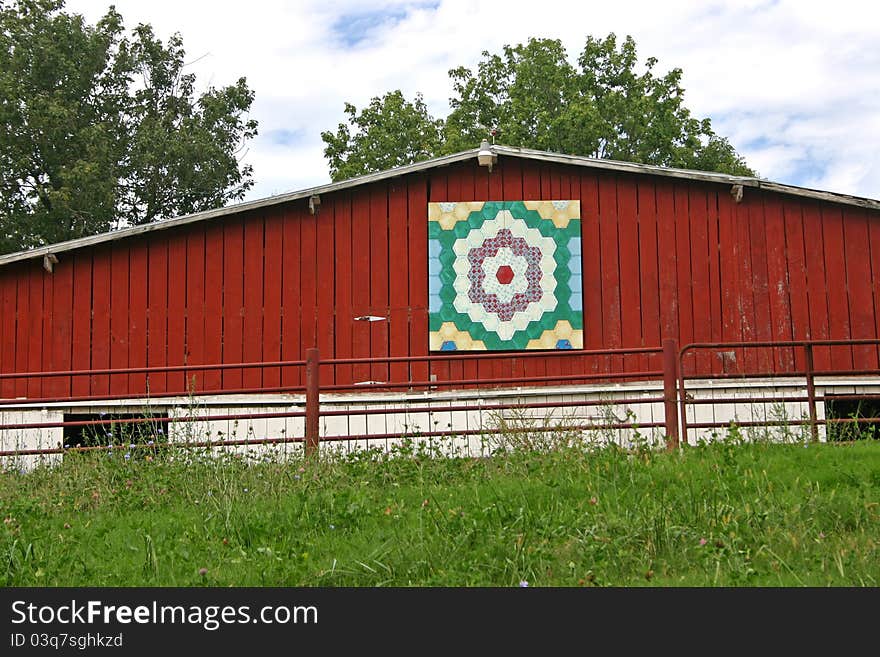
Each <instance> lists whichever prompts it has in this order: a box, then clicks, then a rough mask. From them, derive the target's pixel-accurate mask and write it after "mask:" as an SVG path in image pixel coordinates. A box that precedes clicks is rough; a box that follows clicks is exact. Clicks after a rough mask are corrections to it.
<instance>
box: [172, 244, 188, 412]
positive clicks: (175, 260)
mask: <svg viewBox="0 0 880 657" xmlns="http://www.w3.org/2000/svg"><path fill="white" fill-rule="evenodd" d="M186 270H187V267H186V234H185V233H183V232H180V231H173V232H170V233H168V355H167V361H168V364H169V365H185V364H186V292H187V289H186V288H187V285H186ZM168 392H176V393H179V394H181V395H185V394H186V393H187V384H186V375H185V374H184V373H183V372H169V373H168Z"/></svg>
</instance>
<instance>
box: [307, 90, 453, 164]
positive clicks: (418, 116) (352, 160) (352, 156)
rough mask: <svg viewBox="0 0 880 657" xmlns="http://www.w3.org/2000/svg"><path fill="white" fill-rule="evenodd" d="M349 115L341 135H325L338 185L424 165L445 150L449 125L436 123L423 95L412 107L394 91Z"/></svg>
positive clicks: (350, 109) (351, 108)
mask: <svg viewBox="0 0 880 657" xmlns="http://www.w3.org/2000/svg"><path fill="white" fill-rule="evenodd" d="M345 114H346V115H347V117H348V118H347V122H346V123H340V124H339V126H338V128H337V129H336V132H335V133H333V132H329V131H327V132H322V133H321V139H323V140H324V143H325V144H326V145H327V146H326V148H325V149H324V154H325V155H326V157H327V158H328V159H329V161H330V177H331V178H332V179H333V180H344V179H346V178H353V177H354V176H359V175H361V174H363V173H368V172H370V171H381V170H383V169H390V168H392V167H396V166H400V165H403V164H409V163H411V162H418V161H419V160H424V159H427V158H429V157H432V156H433V155H434V154H435V153H437V152H438V151H439V150H440V149H441V147H442V145H443V133H442V131H443V121H440V120H436V119H433V118H431V115H430V114H429V113H428V108H427V106H426V105H425V102H424V100H423V99H422V96H421V94H417V95H416V99H415V101H414V102H412V103H410V102H408V101H407V100H406V99H405V98H404V97H403V93H402V92H401V91H400V90H395V91H391V92H389V93H387V94H385V95H384V96H382V97H381V98H379V97H376V98H373V99H372V100H371V101H370V104H369V105H368V106H367V107H365V108H364V109H363V110H362V111H361V112H358V110H357V108H356V107H355V106H354V105H352V104H351V103H345ZM352 127H354V130H352Z"/></svg>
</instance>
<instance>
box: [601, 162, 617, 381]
mask: <svg viewBox="0 0 880 657" xmlns="http://www.w3.org/2000/svg"><path fill="white" fill-rule="evenodd" d="M618 216H619V210H618V207H617V178H616V177H615V176H613V175H602V176H601V177H600V178H599V249H600V250H601V252H602V262H601V270H602V273H601V278H602V344H603V346H604V347H605V348H606V349H617V348H620V347H621V346H622V342H621V335H622V327H621V321H622V318H621V301H620V258H619V257H618V253H619V251H618V249H619V248H620V239H619V235H618ZM606 362H608V366H609V368H610V371H611V372H620V371H622V370H623V357H621V356H612V357H611V359H610V360H609V361H606Z"/></svg>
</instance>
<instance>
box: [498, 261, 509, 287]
mask: <svg viewBox="0 0 880 657" xmlns="http://www.w3.org/2000/svg"><path fill="white" fill-rule="evenodd" d="M495 278H497V279H498V282H499V283H501V284H502V285H509V284H510V281H512V280H513V269H511V268H510V265H501V266H500V267H499V268H498V271H496V272H495Z"/></svg>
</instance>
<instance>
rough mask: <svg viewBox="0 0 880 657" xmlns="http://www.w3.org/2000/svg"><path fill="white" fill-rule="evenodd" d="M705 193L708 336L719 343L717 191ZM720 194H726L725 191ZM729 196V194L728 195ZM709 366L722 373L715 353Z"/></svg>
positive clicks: (719, 302) (719, 297)
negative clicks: (707, 259) (707, 261)
mask: <svg viewBox="0 0 880 657" xmlns="http://www.w3.org/2000/svg"><path fill="white" fill-rule="evenodd" d="M705 191H706V201H707V209H706V212H707V214H706V219H707V223H708V229H709V232H708V235H707V240H708V247H709V249H708V250H709V253H708V256H709V318H710V327H709V329H710V336H711V340H712V341H713V342H721V341H722V340H723V339H724V338H723V330H722V328H721V321H722V320H721V257H720V253H719V248H718V242H719V232H720V228H719V225H718V224H719V212H718V194H719V191H718V189H717V188H715V187H709V186H705ZM722 193H727V192H726V190H725V191H724V192H722ZM728 196H729V194H728ZM710 361H711V362H710V366H711V370H712V373H713V374H720V373H721V372H723V371H724V368H723V365H722V359H721V357H720V355H719V354H718V353H717V352H716V353H713V354H712V355H711V358H710Z"/></svg>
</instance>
